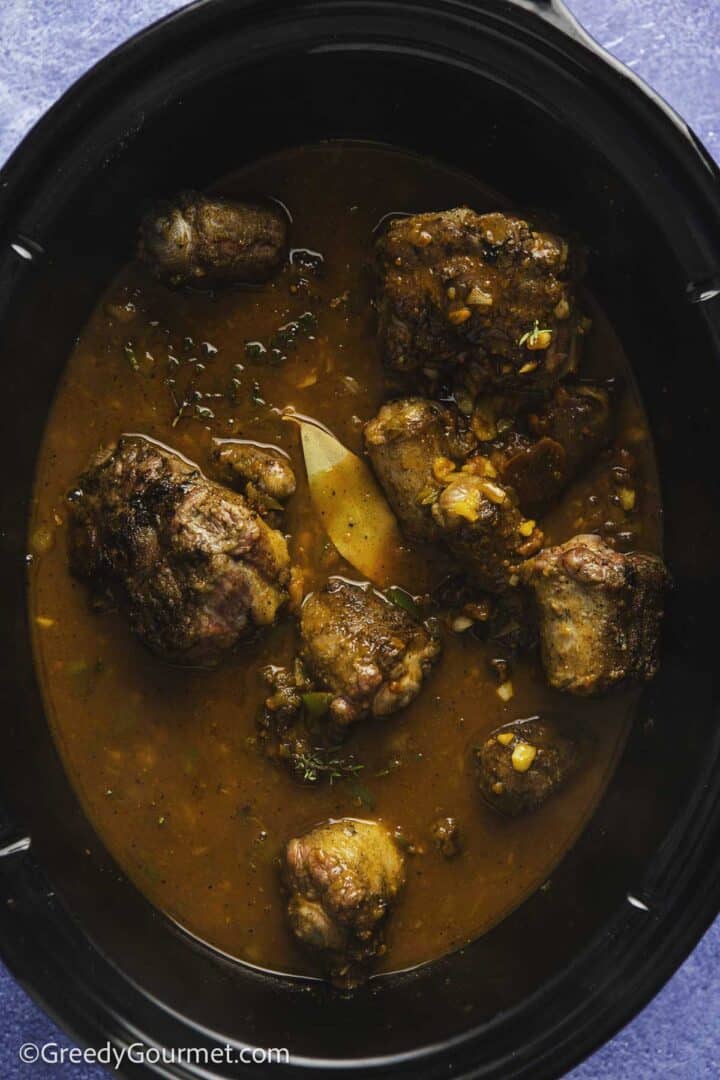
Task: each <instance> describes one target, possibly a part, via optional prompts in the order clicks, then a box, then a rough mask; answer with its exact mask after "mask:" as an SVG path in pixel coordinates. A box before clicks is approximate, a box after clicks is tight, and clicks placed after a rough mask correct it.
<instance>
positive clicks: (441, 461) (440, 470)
mask: <svg viewBox="0 0 720 1080" xmlns="http://www.w3.org/2000/svg"><path fill="white" fill-rule="evenodd" d="M454 472H455V462H454V461H451V460H450V458H447V457H436V458H435V460H434V461H433V464H432V473H433V476H434V477H435V479H436V480H438V481H439V482H440V483H442V482H443V480H447V478H448V476H450V474H451V473H454Z"/></svg>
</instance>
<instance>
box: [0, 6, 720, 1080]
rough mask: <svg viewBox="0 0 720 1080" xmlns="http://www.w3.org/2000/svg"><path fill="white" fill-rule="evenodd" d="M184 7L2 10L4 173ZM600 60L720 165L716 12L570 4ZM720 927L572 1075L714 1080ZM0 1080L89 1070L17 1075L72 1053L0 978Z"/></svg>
mask: <svg viewBox="0 0 720 1080" xmlns="http://www.w3.org/2000/svg"><path fill="white" fill-rule="evenodd" d="M182 6H183V2H182V0H0V161H4V160H5V158H6V157H7V156H8V154H9V153H10V152H11V151H12V149H13V148H14V147H15V145H16V144H17V143H18V142H19V141H20V139H21V138H22V136H23V135H24V134H25V132H26V131H27V130H28V129H29V128H30V127H31V126H32V124H33V123H34V122H35V120H36V119H37V118H38V117H39V116H40V115H41V114H42V113H43V112H44V111H45V110H46V109H47V108H48V106H50V105H51V104H52V102H53V101H55V99H56V98H57V97H58V96H59V95H60V94H61V93H62V91H63V90H65V89H66V88H67V87H68V86H70V85H71V83H73V82H74V81H75V80H76V79H77V78H78V77H79V76H80V75H81V74H82V73H83V72H84V71H85V70H86V69H87V68H88V67H90V66H91V65H92V64H94V63H95V62H96V61H97V60H99V59H100V58H101V57H102V56H103V55H104V54H105V53H107V52H108V51H109V50H110V49H112V48H113V47H114V46H115V45H117V44H119V43H120V42H121V41H123V40H124V39H125V38H127V37H129V36H130V35H131V34H133V33H134V32H136V31H137V30H140V29H141V28H142V27H144V26H146V25H147V24H148V23H150V22H152V21H154V20H155V19H157V18H160V17H161V16H162V15H165V14H167V13H168V12H170V11H175V10H177V9H178V8H180V7H182ZM569 6H570V7H571V8H572V10H573V11H574V12H575V14H576V15H577V17H578V18H579V19H580V21H581V22H583V23H584V25H585V26H586V27H587V28H588V29H589V30H590V32H591V33H592V34H593V35H594V36H595V38H597V40H598V41H600V42H601V43H602V44H603V45H604V46H605V47H606V48H607V49H609V50H610V51H611V52H613V53H614V54H615V55H616V56H617V57H618V58H619V59H620V60H622V61H624V62H625V63H626V64H628V66H629V67H631V68H633V70H634V71H636V72H637V73H638V74H639V75H640V76H642V77H643V78H644V79H645V80H646V81H647V82H649V83H650V84H651V85H652V86H654V87H655V88H656V89H657V90H659V91H660V93H661V94H663V95H664V97H665V98H667V100H668V101H669V102H670V103H671V104H672V105H674V106H675V108H676V109H677V110H678V112H680V113H681V114H682V115H683V116H684V117H685V119H686V120H688V121H689V123H690V124H691V125H692V126H693V127H694V128H695V130H696V131H697V133H698V134H699V136H700V138H701V139H702V140H703V141H704V143H705V144H706V146H708V147H709V149H710V150H711V151H712V152H713V153H714V155H715V156H716V158H718V159H720V0H569ZM719 1011H720V921H719V922H718V923H716V924H715V926H714V927H713V928H712V929H711V930H710V931H709V932H708V933H707V934H706V936H705V938H704V939H703V941H702V942H701V943H700V945H699V946H698V947H697V949H696V950H695V952H694V953H693V954H692V956H691V957H690V958H689V959H688V960H687V961H686V963H685V964H684V965H683V967H682V968H681V969H680V970H679V971H678V972H677V974H676V975H675V976H674V978H673V979H672V980H671V981H670V982H669V983H668V984H667V986H666V987H665V988H664V989H663V990H662V991H661V993H660V994H658V996H657V997H656V998H655V1000H654V1001H653V1002H652V1003H651V1004H650V1005H649V1006H648V1007H647V1008H646V1009H645V1011H644V1012H643V1013H642V1014H641V1015H640V1016H638V1017H637V1018H636V1019H635V1020H634V1021H633V1022H632V1023H631V1024H629V1025H628V1027H626V1028H625V1029H624V1030H623V1031H621V1032H620V1033H619V1034H618V1035H617V1036H616V1037H615V1038H614V1039H613V1040H612V1042H610V1043H608V1044H607V1045H606V1046H604V1047H603V1048H602V1049H601V1050H599V1051H598V1052H597V1053H596V1054H594V1055H593V1056H592V1057H591V1058H589V1059H588V1060H587V1061H586V1062H584V1063H583V1064H582V1065H581V1066H579V1067H578V1068H577V1069H575V1070H574V1071H573V1073H572V1074H571V1076H572V1080H590V1078H593V1080H597V1078H598V1077H603V1078H605V1077H607V1078H613V1080H615V1078H618V1080H620V1078H623V1080H624V1078H626V1077H627V1078H632V1080H654V1078H655V1077H656V1076H658V1075H660V1076H662V1077H663V1078H664V1080H668V1078H671V1080H696V1078H700V1077H710V1076H712V1077H717V1076H720V1026H719V1025H718V1023H717V1017H718V1012H719ZM0 1013H1V1015H2V1020H1V1021H0V1080H15V1078H17V1077H20V1076H28V1077H29V1076H32V1077H33V1078H35V1080H44V1078H45V1077H54V1076H58V1075H60V1074H61V1075H62V1076H64V1077H67V1078H68V1080H101V1078H102V1077H104V1076H105V1075H106V1074H105V1072H104V1071H103V1070H101V1069H99V1068H97V1067H92V1068H91V1067H87V1068H86V1067H82V1066H77V1065H66V1066H64V1067H63V1066H59V1065H41V1064H40V1065H22V1064H20V1063H19V1061H18V1059H17V1050H18V1047H19V1046H20V1045H21V1044H22V1043H23V1042H35V1043H44V1042H48V1041H57V1042H58V1044H59V1045H61V1046H70V1045H72V1044H71V1043H70V1040H68V1039H67V1038H66V1037H65V1036H64V1035H63V1034H61V1033H60V1032H59V1031H58V1030H57V1028H56V1027H55V1026H54V1024H53V1023H52V1022H51V1021H50V1020H49V1019H48V1018H47V1017H46V1016H45V1014H44V1013H43V1012H42V1011H41V1010H40V1009H38V1008H37V1006H36V1005H35V1004H34V1003H33V1002H32V1001H31V1000H30V999H29V998H28V997H27V995H26V994H25V992H24V991H23V990H22V989H21V988H20V987H19V986H18V985H17V983H15V982H14V980H13V979H12V978H11V976H10V975H9V974H8V973H7V972H6V971H5V970H4V969H2V967H1V966H0Z"/></svg>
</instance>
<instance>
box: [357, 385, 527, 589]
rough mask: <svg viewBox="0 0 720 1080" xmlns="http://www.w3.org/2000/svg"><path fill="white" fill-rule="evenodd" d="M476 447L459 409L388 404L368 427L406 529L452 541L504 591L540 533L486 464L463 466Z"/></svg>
mask: <svg viewBox="0 0 720 1080" xmlns="http://www.w3.org/2000/svg"><path fill="white" fill-rule="evenodd" d="M474 442H475V440H474V439H473V437H472V436H471V435H470V434H469V433H468V432H466V431H465V430H464V428H463V425H462V420H461V417H460V414H459V413H458V412H457V411H456V410H453V409H451V408H449V407H448V406H445V405H438V404H437V403H435V402H432V401H426V400H424V399H423V398H406V399H404V400H401V401H394V402H391V403H390V404H389V405H383V407H382V408H381V409H380V412H379V413H378V415H377V416H376V417H375V419H374V420H371V421H370V422H369V423H368V424H367V425H366V427H365V446H366V449H367V452H368V455H369V457H370V460H371V462H372V464H373V467H374V469H375V472H376V474H377V476H378V479H379V480H380V483H381V484H382V486H383V488H384V489H385V493H386V495H387V496H388V499H389V501H390V504H391V506H392V507H393V509H394V510H395V513H396V514H397V516H398V518H399V519H400V522H401V524H402V525H403V527H404V528H405V529H406V531H407V532H408V533H409V534H410V535H411V536H415V537H418V538H421V539H424V540H442V541H443V542H444V543H447V545H448V546H449V547H450V548H451V550H452V551H453V552H454V553H455V555H457V556H458V558H460V559H462V561H463V562H464V563H465V564H466V566H467V568H468V570H469V571H470V572H471V574H472V576H473V578H474V579H475V581H476V583H477V584H478V585H479V586H480V587H481V588H484V589H487V590H489V591H490V592H502V591H503V590H504V589H506V588H507V587H508V585H509V584H510V582H511V579H512V575H513V574H514V572H515V570H516V568H517V565H518V564H519V563H520V562H521V561H522V559H524V558H527V557H528V556H529V555H532V554H534V553H535V552H536V551H537V550H538V549H539V547H540V545H541V543H542V533H541V532H540V531H539V529H537V528H536V526H535V524H534V522H532V521H527V520H526V519H525V518H523V516H522V514H521V513H520V511H519V510H518V507H517V499H516V497H515V494H514V492H513V491H512V489H511V488H505V487H503V486H502V485H501V484H498V483H497V481H496V480H494V479H492V477H493V476H494V475H495V472H494V469H492V466H490V465H489V462H487V460H486V459H482V458H479V457H476V458H474V459H472V460H470V461H467V462H466V463H465V464H464V465H461V464H460V462H461V461H462V460H463V457H464V456H465V454H466V453H467V450H468V448H471V447H472V446H473V445H474Z"/></svg>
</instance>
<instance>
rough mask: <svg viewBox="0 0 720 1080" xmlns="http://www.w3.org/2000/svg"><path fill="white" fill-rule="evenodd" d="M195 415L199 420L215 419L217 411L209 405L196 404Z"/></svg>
mask: <svg viewBox="0 0 720 1080" xmlns="http://www.w3.org/2000/svg"><path fill="white" fill-rule="evenodd" d="M195 415H196V417H197V418H198V420H214V419H215V413H214V412H213V411H212V409H208V407H207V405H196V406H195Z"/></svg>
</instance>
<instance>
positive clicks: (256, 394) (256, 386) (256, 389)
mask: <svg viewBox="0 0 720 1080" xmlns="http://www.w3.org/2000/svg"><path fill="white" fill-rule="evenodd" d="M250 398H251V400H252V402H253V404H255V405H267V401H266V400H265V398H264V397H263V396H262V391H261V389H260V383H259V382H257V380H255V382H253V384H252V392H251V394H250Z"/></svg>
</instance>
